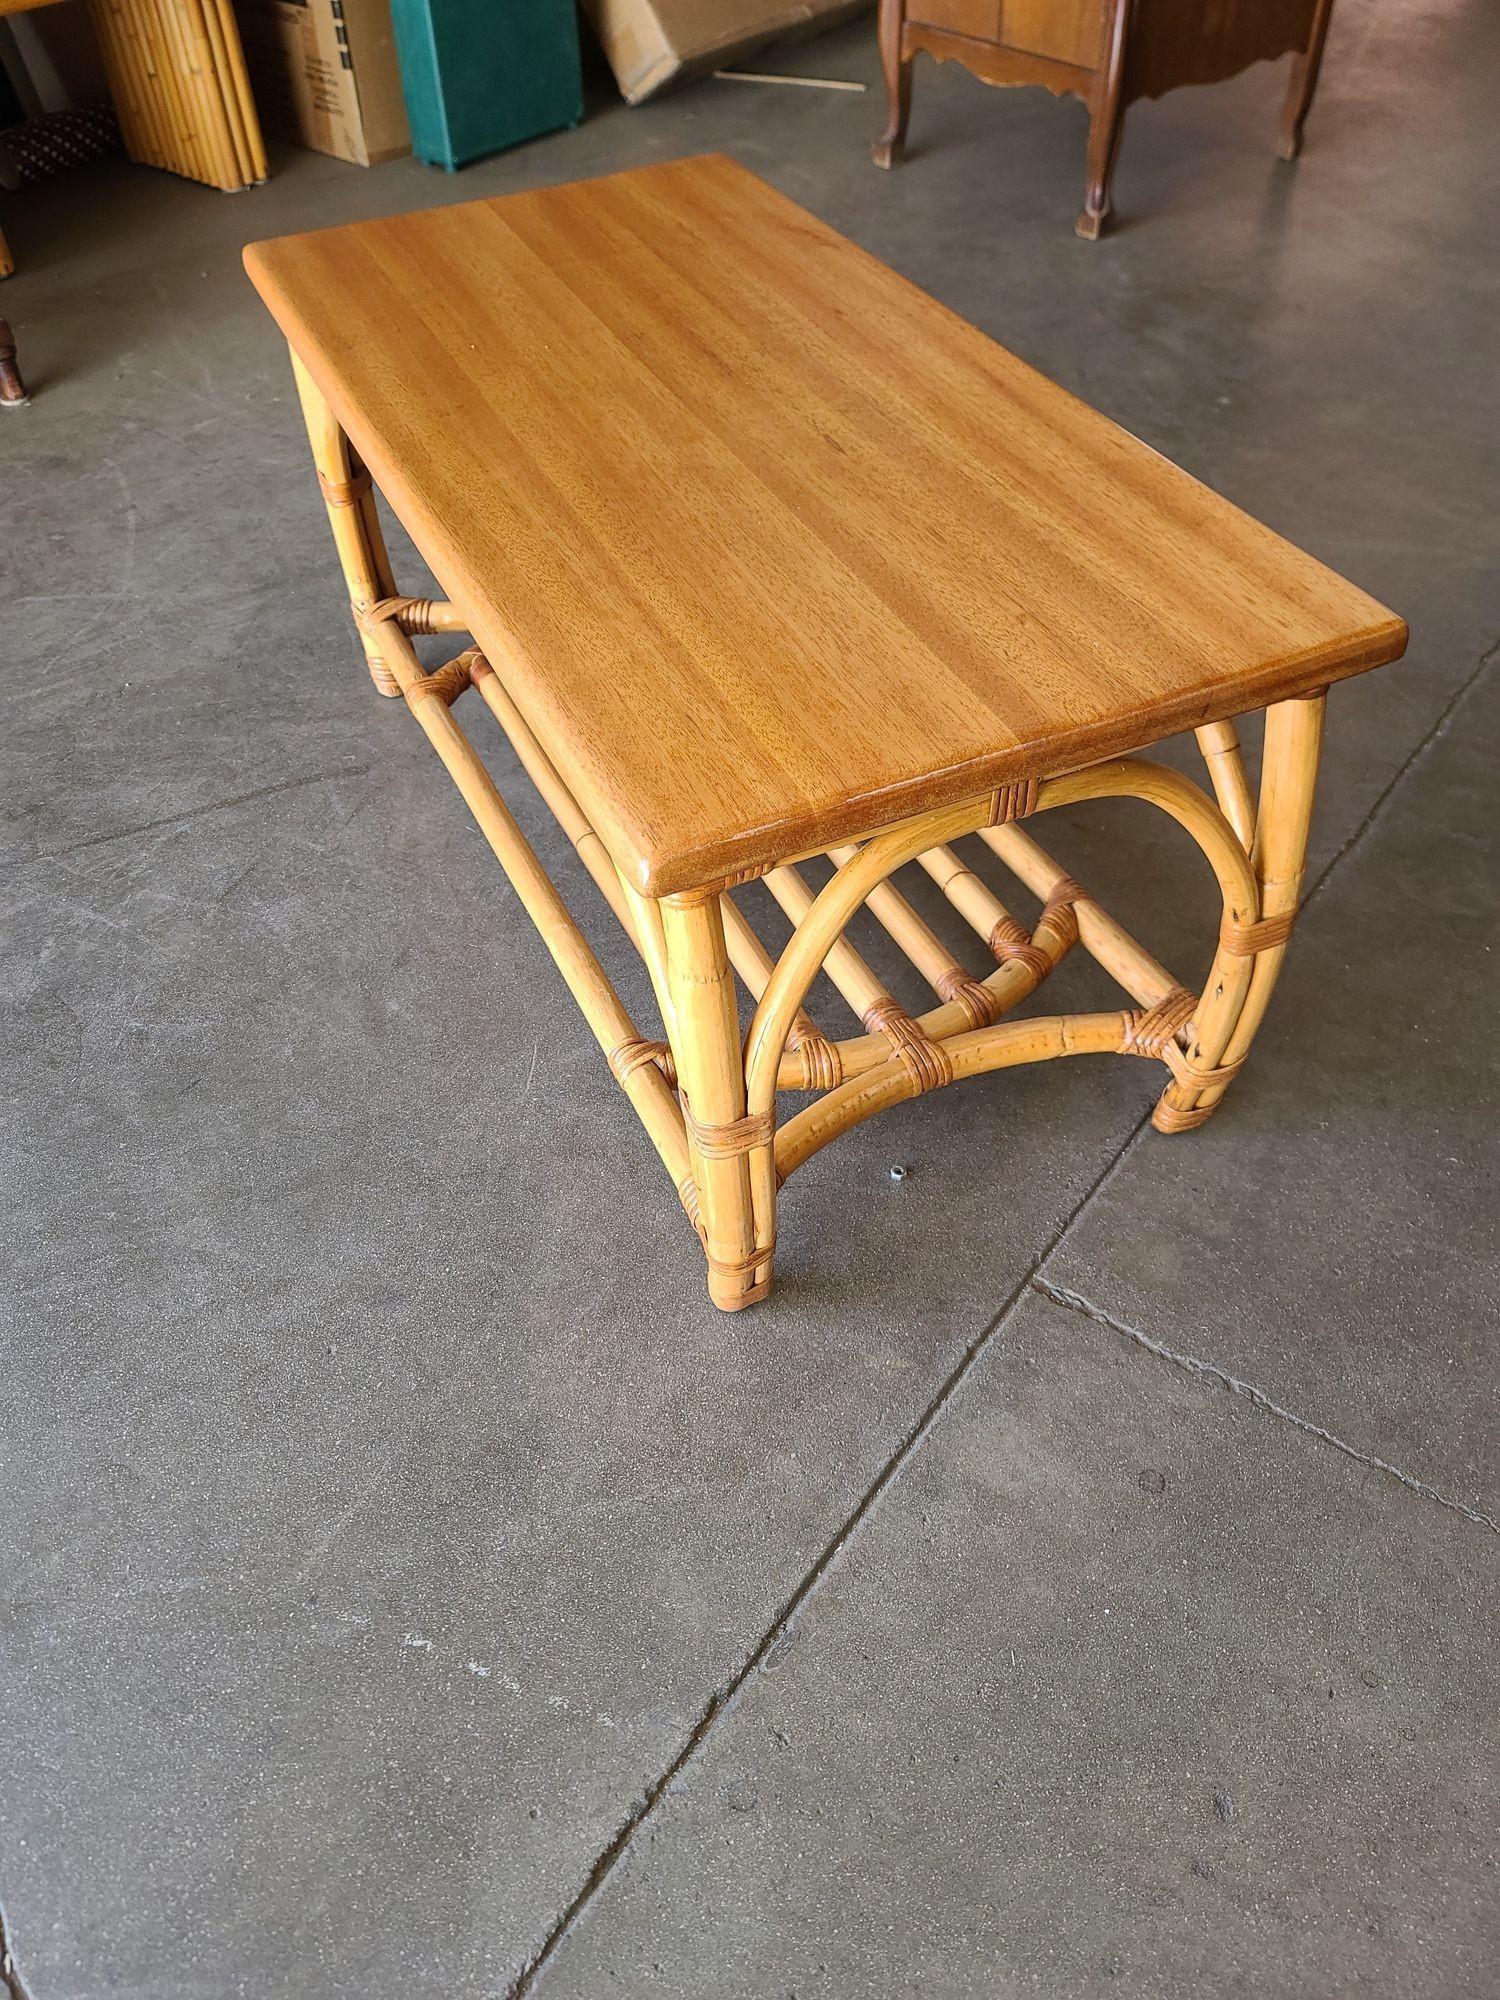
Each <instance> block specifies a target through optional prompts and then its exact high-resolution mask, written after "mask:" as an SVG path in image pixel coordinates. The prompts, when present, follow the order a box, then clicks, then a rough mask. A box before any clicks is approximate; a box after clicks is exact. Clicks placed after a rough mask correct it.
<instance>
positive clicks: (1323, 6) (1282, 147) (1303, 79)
mask: <svg viewBox="0 0 1500 2000" xmlns="http://www.w3.org/2000/svg"><path fill="white" fill-rule="evenodd" d="M1332 18H1333V0H1316V6H1315V8H1314V11H1313V18H1312V27H1311V29H1310V30H1309V33H1308V38H1307V47H1306V48H1305V49H1304V50H1303V52H1302V54H1301V55H1299V56H1294V57H1293V58H1292V74H1291V80H1290V81H1289V83H1288V84H1287V91H1286V106H1285V109H1284V110H1283V111H1282V114H1281V136H1280V138H1279V139H1278V140H1277V143H1276V150H1277V152H1278V153H1280V155H1281V157H1282V159H1284V160H1295V159H1296V157H1297V155H1298V154H1299V153H1300V152H1301V151H1302V127H1303V125H1304V124H1305V123H1306V122H1307V114H1308V112H1309V111H1310V110H1311V109H1312V101H1313V92H1314V91H1315V90H1316V89H1317V87H1318V70H1319V68H1320V67H1321V65H1322V62H1323V45H1324V43H1325V42H1326V41H1327V40H1328V23H1329V21H1330V20H1331V19H1332Z"/></svg>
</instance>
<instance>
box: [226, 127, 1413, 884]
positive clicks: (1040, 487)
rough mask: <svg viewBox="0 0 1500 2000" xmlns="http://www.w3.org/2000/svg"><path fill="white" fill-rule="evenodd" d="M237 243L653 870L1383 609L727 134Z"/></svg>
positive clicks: (959, 789) (492, 650) (613, 824)
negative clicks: (903, 268) (565, 181)
mask: <svg viewBox="0 0 1500 2000" xmlns="http://www.w3.org/2000/svg"><path fill="white" fill-rule="evenodd" d="M245 262H246V266H247V268H248V270H249V272H250V275H251V278H252V279H253V281H254V283H255V285H256V287H257V288H258V290H259V291H260V293H261V295H262V297H263V298H264V299H265V301H266V304H267V305H268V306H269V307H270V309H271V311H272V313H273V314H274V315H275V317H276V319H277V321H278V322H279V324H280V326H281V328H282V330H283V332H284V333H285V334H286V335H287V338H288V339H289V341H290V342H291V344H292V346H293V347H294V348H295V349H296V351H297V353H298V355H299V356H300V357H301V359H302V361H303V362H304V364H305V365H306V367H307V368H308V370H309V372H310V373H311V375H312V376H313V379H314V380H315V381H316V382H317V384H318V386H319V387H320V388H321V390H322V391H323V393H324V395H325V396H326V397H327V398H328V400H329V402H330V403H331V405H332V406H333V409H334V411H335V413H336V414H337V416H338V417H339V420H340V421H341V422H342V424H343V425H344V427H345V429H346V430H347V432H348V433H349V436H350V437H351V439H352V440H353V442H354V444H355V446H356V447H357V449H358V450H359V452H360V454H361V456H362V457H363V458H364V460H365V462H366V463H367V464H368V465H369V467H370V469H371V471H372V473H373V474H374V476H375V479H376V481H377V482H378V484H379V486H380V488H381V490H382V492H383V493H384V494H385V496H386V498H387V499H388V501H389V502H390V504H391V506H392V507H393V508H394V510H395V512H396V514H397V515H398V516H399V517H400V519H401V521H402V522H403V523H404V525H405V526H406V528H407V530H408V532H409V533H410V534H411V536H412V538H413V540H414V541H415V542H416V543H417V545H418V547H419V548H420V549H421V550H422V552H423V554H424V555H425V557H426V558H427V560H428V562H429V563H430V564H431V566H432V569H433V572H434V574H435V575H436V576H437V578H438V580H439V582H440V583H441V584H442V586H443V588H444V589H445V590H446V591H447V592H448V593H449V595H450V596H451V597H452V598H453V599H454V600H455V601H456V602H457V603H458V605H459V606H460V607H461V608H462V610H463V613H464V616H465V617H466V618H467V619H469V620H470V621H471V629H472V631H473V633H474V637H475V639H476V640H477V641H478V643H479V644H480V645H481V646H482V647H483V648H484V649H485V651H486V652H487V653H488V654H489V656H490V657H491V659H492V660H493V662H494V664H495V666H496V668H497V670H498V671H499V672H500V673H501V675H502V677H503V678H504V679H505V680H506V682H507V684H508V685H509V687H510V688H511V691H512V693H513V695H514V697H515V699H516V701H517V702H518V704H519V705H520V707H521V708H522V710H523V711H524V713H525V714H526V717H527V719H528V721H529V722H530V723H531V725H532V727H533V728H534V729H535V731H536V732H537V734H538V736H539V737H540V738H541V740H542V742H543V743H544V745H545V746H546V748H547V750H548V752H549V754H550V755H551V756H552V758H553V760H554V762H555V763H556V765H557V767H558V769H559V770H560V772H561V773H562V775H563V777H564V779H565V780H566V781H567V783H568V785H569V786H570V788H571V789H572V790H573V792H574V794H575V796H576V797H577V799H578V801H579V803H580V805H581V806H582V807H583V809H584V810H585V812H586V813H587V814H588V815H589V817H590V819H591V820H592V821H593V823H594V825H595V826H596V828H597V829H598V831H599V833H600V835H601V837H602V838H603V840H604V841H605V844H606V845H607V846H608V848H609V850H610V852H611V853H612V854H613V856H614V858H615V860H616V862H617V863H618V864H619V865H620V866H621V867H622V868H623V869H625V870H626V871H627V873H628V874H629V875H630V877H631V879H632V880H634V881H635V883H636V884H637V886H638V887H640V888H641V889H643V890H645V891H646V892H648V893H649V894H653V895H665V894H668V893H670V892H671V891H674V890H679V889H687V888H693V887H697V886H700V885H703V884H705V883H708V882H711V881H715V880H721V879H724V878H725V877H728V876H731V875H734V874H740V873H745V872H750V871H755V870H759V869H763V868H765V867H767V866H770V865H772V864H773V863H774V862H776V861H778V860H781V859H784V858H786V857H787V856H789V855H791V854H795V853H799V852H806V851H811V850H813V849H815V848H817V847H820V846H822V845H825V844H828V843H831V842H833V841H835V840H838V839H844V838H849V837H853V836H855V835H857V834H860V833H864V832H868V831H870V830H871V829H872V828H874V827H875V826H877V825H880V824H883V823H886V822H889V821H891V820H894V819H898V818H902V817H904V816H905V815H907V814H909V813H913V812H917V811H921V810H925V809H927V808H930V807H934V806H939V805H945V804H949V803H952V802H954V801H956V800H959V799H963V798H967V797H971V796H977V795H979V794H981V793H983V792H984V791H986V790H987V789H988V788H989V787H991V786H992V785H996V784H1001V783H1007V782H1010V781H1013V780H1016V779H1021V778H1028V777H1042V776H1047V775H1050V774H1055V773H1057V772H1059V771H1063V770H1068V769H1072V768H1075V767H1076V766H1078V765H1079V764H1083V763H1088V762H1092V761H1093V760H1095V759H1097V758H1100V757H1105V756H1111V755H1115V754H1118V753H1120V752H1124V751H1130V750H1135V749H1138V748H1140V747H1141V746H1143V745H1146V744H1150V743H1153V742H1155V741H1157V740H1159V739H1160V738H1161V737H1163V736H1165V735H1168V734H1170V733H1172V732H1173V731H1174V730H1177V729H1181V728H1185V727H1187V726H1189V725H1191V724H1196V723H1201V722H1205V721H1212V720H1217V719H1220V718H1222V717H1225V716H1230V715H1235V714H1239V713H1242V712H1244V711H1246V710H1249V709H1255V708H1259V707H1261V706H1263V705H1264V704H1265V703H1266V702H1267V701H1271V700H1275V699H1278V698H1280V697H1282V696H1286V695H1291V694H1299V693H1307V692H1310V691H1312V690H1314V689H1316V688H1319V687H1321V686H1323V685H1325V684H1326V683H1328V682H1329V681H1332V680H1336V679H1338V678H1340V677H1341V676H1343V675H1346V674H1352V673H1357V672H1359V671H1361V670H1362V669H1364V668H1367V667H1373V666H1378V665H1381V664H1382V663H1384V662H1385V661H1388V660H1393V659H1396V658H1397V657H1399V655H1400V654H1401V652H1402V650H1403V648H1404V646H1405V642H1406V628H1405V626H1404V625H1403V624H1402V622H1401V620H1400V619H1399V618H1397V617H1395V616H1394V615H1393V614H1392V613H1391V612H1389V611H1386V610H1385V609H1383V608H1382V607H1381V606H1380V605H1379V604H1377V603H1375V602H1374V601H1373V600H1372V599H1371V598H1369V597H1367V596H1365V595H1364V593H1363V592H1362V591H1359V590H1357V589H1355V588H1354V587H1353V586H1352V585H1351V584H1348V583H1345V582H1343V581H1342V580H1341V579H1340V578H1339V577H1337V576H1335V575H1334V574H1333V573H1332V572H1331V571H1330V570H1328V569H1326V568H1324V566H1323V565H1322V564H1321V563H1318V562H1316V561H1314V560H1313V559H1312V558H1311V557H1310V556H1307V555H1304V554H1302V553H1301V552H1299V551H1298V550H1297V549H1295V548H1293V547H1291V546H1290V545H1289V544H1288V543H1286V542H1284V541H1282V540H1281V539H1280V538H1279V537H1278V536H1276V535H1274V534H1272V533H1271V531H1270V530H1269V529H1267V528H1265V527H1263V526H1261V525H1260V524H1259V523H1258V522H1256V521H1253V520H1251V519H1250V518H1249V517H1248V516H1247V515H1245V514H1242V513H1241V512H1240V511H1239V510H1238V509H1237V508H1235V507H1233V506H1231V505H1230V504H1229V502H1227V501H1226V500H1223V499H1221V498H1219V497H1218V496H1217V495H1215V494H1214V493H1211V492H1210V491H1209V490H1208V489H1207V488H1206V487H1204V486H1201V485H1200V484H1199V483H1198V482H1197V481H1196V480H1194V479H1192V478H1191V477H1189V475H1188V474H1187V473H1185V472H1182V471H1180V470H1179V469H1178V468H1177V467H1175V466H1173V465H1172V464H1170V463H1169V462H1168V461H1167V460H1166V459H1164V458H1162V457H1160V456H1159V455H1158V454H1157V453H1156V452H1154V451H1152V450H1151V449H1150V448H1149V447H1148V446H1146V445H1144V444H1142V443H1140V442H1139V440H1137V439H1136V438H1133V437H1131V436H1130V435H1129V434H1128V433H1127V432H1125V431H1123V430H1121V429H1119V427H1118V426H1117V425H1115V424H1113V423H1111V422H1110V421H1109V420H1108V419H1107V418H1105V417H1102V416H1100V415H1099V414H1098V413H1097V412H1095V411H1093V410H1090V409H1089V408H1088V407H1087V406H1086V405H1084V404H1083V403H1080V402H1078V401H1077V400H1076V399H1075V398H1074V397H1072V396H1071V395H1069V394H1068V393H1067V392H1066V391H1064V390H1062V389H1060V388H1058V387H1057V386H1056V385H1055V384H1054V383H1051V382H1049V381H1048V380H1047V379H1046V378H1045V377H1044V376H1042V375H1039V374H1038V373H1037V372H1036V371H1035V370H1034V369H1032V368H1030V367H1028V366H1027V365H1026V364H1025V363H1023V362H1021V361H1019V360H1017V359H1016V358H1015V357H1014V356H1013V355H1011V354H1009V353H1007V352H1006V351H1005V349H1004V348H1001V347H998V346H996V345H995V344H994V342H992V341H990V340H989V339H987V338H986V337H985V336H984V335H983V334H981V333H979V332H978V331H977V330H976V329H975V328H973V327H971V326H969V325H968V324H967V323H966V322H965V321H963V320H961V319H959V318H957V317H956V316H955V315H954V314H953V313H951V312H949V311H948V310H947V309H946V308H945V307H943V306H941V305H939V304H937V303H936V301H934V300H933V299H931V298H929V297H928V296H927V295H926V294H925V293H923V292H921V291H919V290H917V288H916V287H915V286H913V285H910V284H908V283H907V282H906V281H905V280H904V279H902V278H900V277H898V276H897V275H896V274H895V273H894V272H892V271H890V270H888V269H887V268H886V267H885V266H884V265H882V264H880V263H878V262H877V261H876V260H875V259H874V258H873V257H870V256H867V255H866V254H865V253H864V252H863V251H862V250H860V249H858V248H857V247H856V246H855V245H853V244H852V243H850V242H848V241H847V240H846V239H845V238H843V237H841V236H839V235H837V234H836V233H835V232H834V231H833V230H831V229H829V228H826V227H825V226H824V225H823V224H822V223H820V222H819V221H817V220H816V218H815V217H813V216H811V215H809V214H808V213H807V212H806V211H805V210H803V209H801V208H799V207H797V206H796V205H795V204H794V203H793V202H791V201H788V200H787V199H785V198H784V197H783V196H781V195H780V194H778V193H776V192H775V191H774V190H773V189H771V188H770V187H768V186H767V185H766V184H765V183H764V182H762V181H760V180H758V179H757V178H756V177H755V176H754V175H752V174H750V173H748V172H746V171H745V170H744V169H743V168H741V167H739V166H737V165H735V164H734V163H733V162H732V161H730V160H728V159H726V158H723V157H719V156H713V157H708V158H699V159H689V160H678V161H673V162H671V163H669V164H665V165H661V166H651V167H644V168H639V169H636V170H634V171H631V172H628V173H621V174H614V175H611V176H609V177H608V178H606V179H601V180H595V181H587V182H578V183H574V184H572V185H569V186H565V187H557V188H550V189H545V190H542V191H540V192H536V193H529V194H516V195H508V196H505V197H502V198H501V199H498V200H493V201H476V202H467V203H462V204H459V205H457V206H454V207H449V208H438V209H431V210H428V211H426V212H423V213H420V214H416V215H400V216H392V217H390V218H388V219H386V220H382V221H372V222H357V223H353V224H350V225H348V226H346V227H342V228H337V229H327V230H319V231H317V232H316V233H313V234H310V235H302V236H287V237H282V238H279V239H277V240H275V241H273V242H269V243H259V244H253V245H251V246H250V248H249V249H247V250H246V252H245Z"/></svg>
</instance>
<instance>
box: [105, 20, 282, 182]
mask: <svg viewBox="0 0 1500 2000" xmlns="http://www.w3.org/2000/svg"><path fill="white" fill-rule="evenodd" d="M89 11H90V13H91V14H92V16H93V21H94V27H95V31H96V33H97V34H98V37H99V46H100V49H101V51H102V53H103V56H104V66H105V71H106V74H107V75H108V78H109V87H110V92H111V95H112V96H113V98H114V101H115V109H116V110H117V112H118V113H119V118H120V130H121V132H122V134H123V135H124V139H125V150H126V151H127V152H128V153H129V155H130V157H131V158H132V159H133V160H138V161H140V162H141V163H142V165H144V166H150V167H164V168H165V169H166V170H167V171H168V172H169V173H174V174H182V175H184V176H185V177H186V178H187V179H188V180H193V181H202V182H204V183H206V185H207V186H209V187H216V188H222V189H224V191H225V192H226V193H232V192H233V191H234V190H235V189H238V188H243V187H249V186H251V185H252V184H253V183H254V182H256V181H263V180H264V179H265V178H266V154H265V146H264V143H263V141H262V139H261V131H260V120H259V118H258V116H257V115H256V110H255V101H254V99H253V98H252V96H251V94H250V79H249V76H248V74H247V72H246V69H245V58H244V52H243V50H242V48H241V46H240V34H239V28H238V26H237V25H236V22H235V18H234V10H233V7H232V5H231V0H89Z"/></svg>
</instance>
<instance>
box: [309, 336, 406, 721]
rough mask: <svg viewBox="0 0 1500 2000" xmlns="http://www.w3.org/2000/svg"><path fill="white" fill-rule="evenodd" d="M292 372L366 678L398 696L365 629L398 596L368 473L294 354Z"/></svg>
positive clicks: (386, 668) (396, 687) (315, 384)
mask: <svg viewBox="0 0 1500 2000" xmlns="http://www.w3.org/2000/svg"><path fill="white" fill-rule="evenodd" d="M292 373H293V375H294V376H295V377H296V381H297V396H298V399H299V401H300V402H301V404H302V417H303V421H304V422H305V423H306V425H307V438H308V443H309V444H310V445H311V446H312V455H313V463H314V464H315V465H316V467H317V468H318V485H319V486H320V487H321V488H322V491H323V503H324V505H325V506H326V507H327V509H328V525H329V526H330V527H331V528H332V530H333V539H334V544H335V546H336V547H337V549H338V552H339V562H340V564H341V566H342V568H343V572H344V581H345V583H346V584H347V585H348V586H349V607H350V609H351V611H352V612H353V613H354V623H355V627H356V629H357V630H358V632H359V641H360V645H361V646H362V647H363V648H364V655H365V662H366V664H367V666H368V667H369V669H370V678H371V680H372V681H374V683H375V685H376V687H377V688H378V689H379V690H380V692H381V693H382V694H384V695H399V694H400V692H401V690H400V688H399V687H398V686H397V684H396V680H395V677H394V675H393V674H392V673H391V670H390V668H389V667H388V666H387V665H386V663H385V661H384V660H383V659H382V658H381V654H380V647H379V644H378V642H377V641H376V639H375V637H374V636H373V634H372V633H371V632H370V631H368V630H367V629H366V620H367V617H368V614H369V612H370V611H371V610H372V609H373V608H374V606H375V605H377V604H379V603H380V602H381V601H382V599H384V598H387V597H394V596H395V594H396V585H395V581H394V579H393V577H392V574H391V559H390V557H389V556H388V555H387V553H386V547H385V537H384V535H383V534H382V533H381V531H380V516H379V515H378V514H377V513H376V511H375V495H374V492H373V490H372V489H371V486H370V475H369V473H368V472H366V471H365V468H364V467H363V465H361V464H360V462H359V458H358V455H357V454H356V452H355V450H354V448H353V446H352V445H351V444H350V442H349V440H348V438H347V437H345V435H344V431H343V427H342V425H341V424H340V423H339V420H338V418H337V417H336V416H335V415H334V414H333V411H332V410H331V409H330V408H329V407H328V403H327V400H326V399H325V397H324V395H323V392H322V390H321V389H319V387H318V385H317V383H316V382H314V381H313V379H312V377H311V376H310V375H309V374H308V372H307V370H306V369H305V368H304V367H303V366H302V363H301V362H300V361H299V360H298V359H297V356H296V355H295V354H293V356H292Z"/></svg>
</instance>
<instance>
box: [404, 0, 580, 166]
mask: <svg viewBox="0 0 1500 2000" xmlns="http://www.w3.org/2000/svg"><path fill="white" fill-rule="evenodd" d="M391 25H392V26H393V27H394V29H395V31H396V53H397V55H398V56H399V58H400V61H401V87H402V92H403V94H404V96H405V98H406V115H407V117H408V119H409V120H410V121H411V146H412V151H413V152H414V153H415V154H416V156H417V158H418V159H419V160H426V161H427V163H428V165H429V166H434V167H446V168H447V169H448V171H449V172H450V173H452V172H453V171H454V170H455V169H456V168H458V167H462V166H466V165H467V164H468V162H469V161H470V160H479V159H483V157H484V156H485V154H486V153H498V152H500V151H502V150H503V149H504V148H505V147H506V146H519V145H520V144H521V142H522V140H523V139H536V138H539V137H540V136H541V134H542V133H543V132H556V131H559V130H560V129H561V128H562V127H563V126H565V125H576V124H577V123H578V121H579V119H580V118H582V116H583V82H582V78H581V75H580V71H579V59H578V16H577V13H576V11H575V9H574V5H573V0H391Z"/></svg>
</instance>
